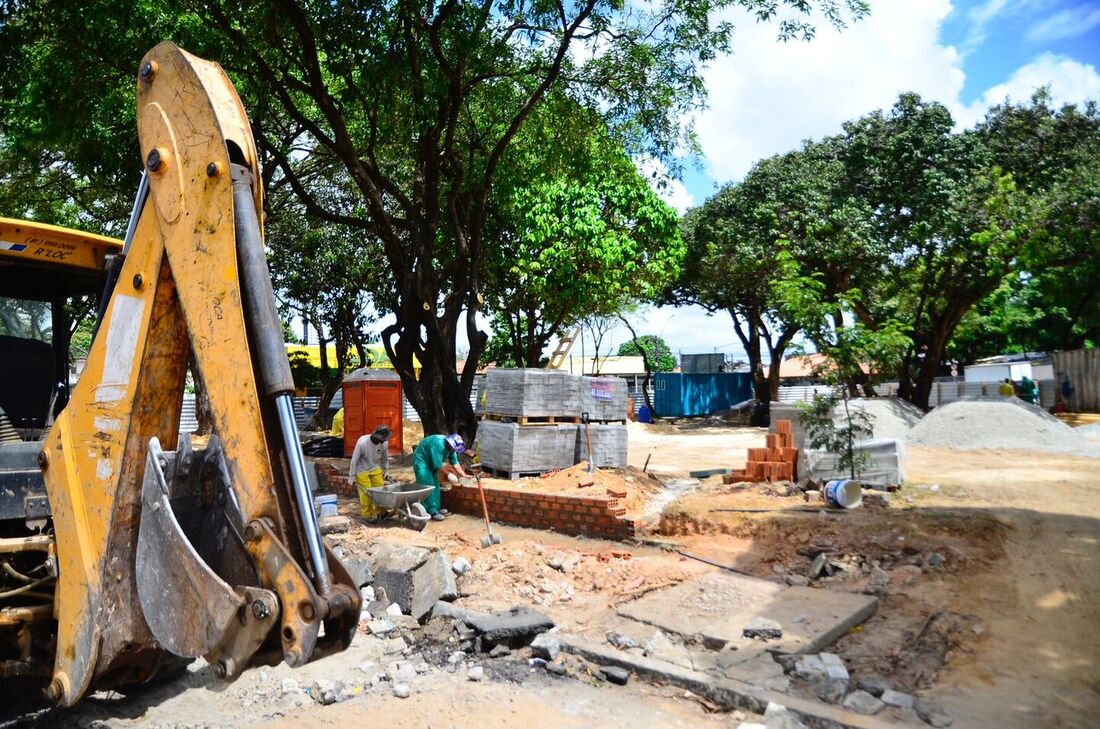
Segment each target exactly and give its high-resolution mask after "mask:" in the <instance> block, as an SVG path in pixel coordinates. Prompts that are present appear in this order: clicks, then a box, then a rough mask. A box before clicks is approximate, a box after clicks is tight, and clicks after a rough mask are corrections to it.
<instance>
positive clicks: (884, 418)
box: [833, 397, 923, 440]
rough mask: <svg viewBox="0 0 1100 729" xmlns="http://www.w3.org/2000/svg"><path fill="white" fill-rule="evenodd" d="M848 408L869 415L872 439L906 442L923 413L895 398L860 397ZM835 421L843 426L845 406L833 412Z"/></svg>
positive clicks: (849, 403)
mask: <svg viewBox="0 0 1100 729" xmlns="http://www.w3.org/2000/svg"><path fill="white" fill-rule="evenodd" d="M848 408H849V409H851V410H859V411H862V412H864V413H866V414H867V416H868V418H869V419H870V421H871V431H872V432H871V435H870V438H892V439H894V440H905V439H906V438H907V437H908V436H909V431H910V430H912V428H913V426H915V425H916V424H917V423H918V422H919V421H920V419H921V416H922V415H923V413H922V412H921V411H920V408H918V407H917V406H916V405H913V404H912V403H908V402H906V401H904V400H899V399H897V398H894V397H875V398H867V397H860V398H856V399H854V400H849V401H848ZM833 419H834V420H835V421H836V422H837V424H838V425H842V424H843V422H842V421H843V420H844V405H843V404H839V405H837V406H836V409H835V410H834V411H833Z"/></svg>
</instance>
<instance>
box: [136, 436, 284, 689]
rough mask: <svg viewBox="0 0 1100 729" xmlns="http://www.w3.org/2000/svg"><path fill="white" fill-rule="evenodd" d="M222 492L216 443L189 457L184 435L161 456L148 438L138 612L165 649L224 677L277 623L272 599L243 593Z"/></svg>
mask: <svg viewBox="0 0 1100 729" xmlns="http://www.w3.org/2000/svg"><path fill="white" fill-rule="evenodd" d="M231 495H232V491H231V490H230V488H229V483H228V473H227V471H226V469H225V464H224V462H223V461H222V458H221V448H220V444H219V442H218V440H217V438H214V439H212V440H211V443H210V445H209V446H208V447H207V448H206V449H205V450H204V451H200V453H199V456H198V457H197V458H196V456H195V454H194V453H193V452H192V451H191V448H190V438H187V437H184V438H183V439H182V440H181V443H180V448H179V449H178V450H177V451H176V452H175V453H167V454H166V453H164V452H163V451H162V450H161V448H160V443H159V441H157V439H156V438H153V439H152V440H150V441H149V451H148V456H147V457H146V460H145V479H144V482H143V483H142V488H141V526H140V528H139V531H138V544H137V588H138V597H139V599H140V601H141V610H142V613H143V614H144V615H145V620H146V622H147V623H148V624H149V629H150V630H151V631H152V633H153V636H154V637H155V638H156V639H157V640H158V641H159V642H160V644H161V645H162V646H164V647H165V648H166V649H167V650H168V651H170V652H171V653H173V654H175V655H177V656H183V657H186V658H197V657H199V656H203V657H205V658H206V660H207V661H208V662H209V663H210V664H211V665H213V666H215V667H216V670H218V671H219V672H220V673H221V674H222V675H224V676H235V675H237V673H239V672H240V670H241V669H242V668H244V666H245V665H247V663H248V661H249V659H250V658H251V657H252V656H253V655H254V654H255V653H256V651H257V650H259V648H260V646H261V645H262V644H263V642H264V640H265V639H266V638H267V635H268V633H270V632H271V629H272V628H273V627H274V626H275V625H276V624H277V623H278V619H279V602H278V599H277V597H276V595H275V594H274V593H273V592H271V591H270V590H264V589H261V588H258V587H250V586H249V585H254V584H256V583H257V580H258V576H257V574H256V568H255V566H254V565H253V564H252V562H251V560H250V559H249V558H248V553H247V552H246V551H245V550H244V547H243V542H242V540H241V538H240V532H241V531H242V527H241V525H240V521H239V519H240V516H239V513H238V512H236V509H234V508H232V500H231V499H232V496H231ZM231 513H232V514H233V516H230V514H231ZM181 519H182V520H183V521H182V522H181ZM234 522H236V523H234ZM184 524H186V525H187V526H186V527H185V526H184ZM200 549H201V550H202V551H201V552H200V551H199V550H200ZM215 566H216V567H217V570H216V569H215ZM222 575H225V576H226V577H227V578H228V579H230V580H232V581H233V582H234V583H235V584H236V587H232V586H230V585H229V583H227V582H226V581H225V579H223V578H222Z"/></svg>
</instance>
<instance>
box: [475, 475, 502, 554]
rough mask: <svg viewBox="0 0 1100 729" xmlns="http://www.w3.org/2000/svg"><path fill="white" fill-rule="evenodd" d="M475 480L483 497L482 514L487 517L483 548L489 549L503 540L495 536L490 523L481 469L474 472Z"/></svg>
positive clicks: (479, 493)
mask: <svg viewBox="0 0 1100 729" xmlns="http://www.w3.org/2000/svg"><path fill="white" fill-rule="evenodd" d="M474 478H475V479H477V493H478V495H479V496H481V514H482V515H483V516H484V517H485V531H486V532H488V533H487V534H486V535H485V536H484V537H482V538H481V547H482V549H488V548H489V547H491V546H493V545H494V544H500V542H501V539H500V535H499V534H493V523H492V522H491V521H489V506H488V505H487V504H486V503H485V489H483V488H481V469H480V468H479V469H477V470H476V471H475V472H474Z"/></svg>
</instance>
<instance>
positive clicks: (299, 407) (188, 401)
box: [180, 380, 481, 433]
mask: <svg viewBox="0 0 1100 729" xmlns="http://www.w3.org/2000/svg"><path fill="white" fill-rule="evenodd" d="M480 384H481V381H480V380H475V381H474V387H473V390H472V391H471V392H470V403H471V404H473V405H476V404H477V397H478V392H479V390H480ZM320 400H321V398H320V397H317V396H316V395H310V396H308V397H296V398H294V421H295V422H296V423H298V427H299V428H304V427H305V424H306V421H307V420H309V419H310V418H311V417H312V416H313V414H314V413H315V412H317V404H318V403H319V402H320ZM334 402H335V403H336V405H337V406H339V405H341V404H342V403H341V402H340V401H334ZM401 405H402V408H403V410H404V414H405V419H406V420H411V421H412V422H414V423H419V422H420V415H418V414H417V412H416V410H415V409H413V406H412V405H411V404H410V403H409V400H408V398H406V397H405V396H404V395H402V396H401ZM198 426H199V421H198V419H197V418H196V417H195V395H194V394H193V393H184V396H183V410H182V411H181V412H180V432H182V433H191V432H194V430H195V428H197V427H198Z"/></svg>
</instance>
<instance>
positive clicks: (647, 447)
mask: <svg viewBox="0 0 1100 729" xmlns="http://www.w3.org/2000/svg"><path fill="white" fill-rule="evenodd" d="M627 428H629V429H630V445H629V456H628V461H629V463H630V465H631V466H634V467H636V468H642V467H644V466H645V464H646V459H647V458H648V459H649V467H648V468H647V469H646V470H647V471H651V472H653V473H657V474H660V475H662V476H686V475H687V474H688V472H689V471H700V470H706V469H710V468H742V467H744V465H745V458H746V456H747V455H748V454H747V453H746V449H748V448H756V447H757V446H760V445H762V444H763V441H764V434H765V433H767V429H766V428H747V427H746V428H731V427H725V426H714V425H693V424H691V423H682V424H679V425H669V424H667V423H655V424H652V425H646V424H644V423H633V422H632V423H628V424H627Z"/></svg>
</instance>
